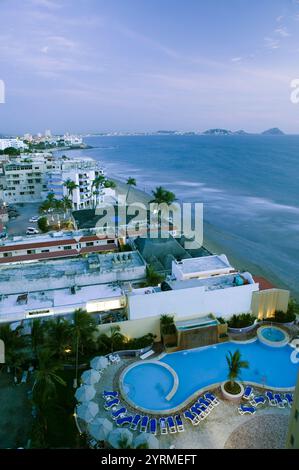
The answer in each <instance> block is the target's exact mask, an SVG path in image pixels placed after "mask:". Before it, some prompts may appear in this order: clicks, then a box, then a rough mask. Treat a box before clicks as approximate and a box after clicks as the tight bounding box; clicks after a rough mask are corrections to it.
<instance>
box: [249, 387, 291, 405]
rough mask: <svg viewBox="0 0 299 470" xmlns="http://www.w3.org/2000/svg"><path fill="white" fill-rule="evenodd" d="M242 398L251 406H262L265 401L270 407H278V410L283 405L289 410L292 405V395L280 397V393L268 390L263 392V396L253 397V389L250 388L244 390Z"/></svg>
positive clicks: (286, 394)
mask: <svg viewBox="0 0 299 470" xmlns="http://www.w3.org/2000/svg"><path fill="white" fill-rule="evenodd" d="M243 398H244V399H245V400H248V401H249V402H250V404H251V405H252V406H259V405H264V404H265V403H266V402H267V400H268V403H269V405H270V406H278V407H279V408H284V407H285V405H288V406H289V407H290V408H291V407H292V404H293V395H292V394H291V393H285V394H284V395H282V394H280V393H273V392H271V391H270V390H267V391H266V392H265V396H263V395H259V396H254V392H253V388H252V387H250V386H247V387H246V388H245V391H244V395H243Z"/></svg>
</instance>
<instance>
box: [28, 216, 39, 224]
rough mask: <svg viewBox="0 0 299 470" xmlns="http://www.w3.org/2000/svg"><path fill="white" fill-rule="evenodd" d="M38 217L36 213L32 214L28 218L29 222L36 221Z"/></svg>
mask: <svg viewBox="0 0 299 470" xmlns="http://www.w3.org/2000/svg"><path fill="white" fill-rule="evenodd" d="M38 219H39V216H38V215H34V216H33V217H31V219H29V222H33V223H35V222H38Z"/></svg>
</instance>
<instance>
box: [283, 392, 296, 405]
mask: <svg viewBox="0 0 299 470" xmlns="http://www.w3.org/2000/svg"><path fill="white" fill-rule="evenodd" d="M284 396H285V399H286V401H287V404H288V405H289V408H292V405H293V401H294V400H293V395H292V394H291V393H285V395H284Z"/></svg>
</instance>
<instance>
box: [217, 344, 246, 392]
mask: <svg viewBox="0 0 299 470" xmlns="http://www.w3.org/2000/svg"><path fill="white" fill-rule="evenodd" d="M226 361H227V365H228V375H227V378H228V380H227V381H226V382H224V383H223V384H222V385H221V391H222V394H223V396H224V398H226V399H227V400H231V401H239V400H240V398H241V397H242V396H243V394H244V387H243V385H242V384H241V383H240V382H238V381H237V379H239V378H240V376H241V370H242V369H248V368H249V363H248V362H247V361H243V360H242V358H241V353H240V351H239V350H237V351H235V352H234V354H232V352H231V351H229V352H228V354H227V356H226Z"/></svg>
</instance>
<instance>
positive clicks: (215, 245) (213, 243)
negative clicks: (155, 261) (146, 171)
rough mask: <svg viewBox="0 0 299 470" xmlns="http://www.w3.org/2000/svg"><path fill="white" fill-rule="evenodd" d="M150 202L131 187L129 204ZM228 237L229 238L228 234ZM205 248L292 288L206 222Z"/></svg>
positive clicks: (121, 185) (120, 186) (123, 188)
mask: <svg viewBox="0 0 299 470" xmlns="http://www.w3.org/2000/svg"><path fill="white" fill-rule="evenodd" d="M111 179H112V180H113V181H114V182H115V183H116V184H117V188H116V192H117V194H126V192H127V190H128V187H127V185H126V183H125V182H123V181H121V180H119V179H117V178H114V177H113V176H112V178H111ZM150 200H151V195H150V194H149V193H147V192H145V191H144V190H142V189H139V188H138V187H131V189H130V194H129V198H128V203H132V202H135V201H139V202H142V203H144V204H148V203H149V201H150ZM226 237H228V235H227V234H226ZM203 247H204V248H206V249H207V250H208V251H210V252H212V253H214V254H218V255H220V254H225V255H226V256H227V257H228V259H229V261H230V262H231V264H232V266H234V267H235V268H236V269H238V270H240V271H249V272H251V274H252V275H253V276H259V277H263V278H265V279H267V280H268V281H270V282H271V283H273V285H274V286H275V287H277V288H281V289H286V290H290V288H289V287H288V286H287V285H286V284H285V283H284V282H283V281H282V280H281V279H279V277H277V276H275V274H273V273H272V272H271V271H270V270H267V269H266V268H264V267H262V266H259V265H257V264H255V263H252V262H251V261H250V260H249V259H246V258H245V257H242V256H241V255H240V254H238V253H237V252H236V251H234V250H233V249H232V248H231V246H226V243H225V237H224V235H223V234H221V233H220V232H219V230H217V227H215V226H213V225H212V224H210V223H209V222H206V221H204V242H203ZM291 296H292V297H294V298H296V299H297V300H299V291H298V292H296V291H291Z"/></svg>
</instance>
